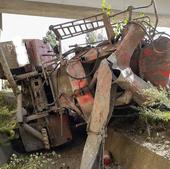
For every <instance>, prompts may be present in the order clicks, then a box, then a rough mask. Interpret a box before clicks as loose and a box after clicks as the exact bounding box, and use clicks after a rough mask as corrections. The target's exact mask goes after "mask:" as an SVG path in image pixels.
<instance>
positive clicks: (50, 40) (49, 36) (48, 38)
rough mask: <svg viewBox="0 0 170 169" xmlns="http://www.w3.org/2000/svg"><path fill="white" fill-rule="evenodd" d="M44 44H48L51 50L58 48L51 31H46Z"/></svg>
mask: <svg viewBox="0 0 170 169" xmlns="http://www.w3.org/2000/svg"><path fill="white" fill-rule="evenodd" d="M43 40H44V42H48V43H49V44H50V45H51V47H52V48H55V47H56V46H58V42H57V40H56V36H55V34H54V33H53V32H52V31H48V32H47V33H46V37H44V38H43Z"/></svg>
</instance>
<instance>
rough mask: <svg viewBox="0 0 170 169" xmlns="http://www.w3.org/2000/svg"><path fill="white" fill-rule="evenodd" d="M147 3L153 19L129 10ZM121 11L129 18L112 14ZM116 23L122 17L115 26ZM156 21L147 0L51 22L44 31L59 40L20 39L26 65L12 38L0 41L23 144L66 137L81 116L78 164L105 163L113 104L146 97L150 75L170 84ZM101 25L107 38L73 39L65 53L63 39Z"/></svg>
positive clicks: (165, 45) (94, 167)
mask: <svg viewBox="0 0 170 169" xmlns="http://www.w3.org/2000/svg"><path fill="white" fill-rule="evenodd" d="M148 7H150V8H151V7H153V9H154V12H155V23H154V26H152V25H151V24H150V18H149V17H148V16H147V15H144V16H142V17H137V18H134V16H133V12H134V11H137V10H139V9H143V8H148ZM125 14H126V15H127V18H128V22H127V23H124V22H123V21H120V22H118V23H117V22H116V23H115V22H113V21H114V18H115V17H117V16H120V15H125ZM117 24H122V25H123V26H122V30H121V32H119V33H118V34H116V32H115V29H116V26H117ZM157 24H158V14H157V10H156V6H155V2H154V0H152V1H151V3H150V4H149V5H147V6H143V7H136V8H135V7H133V6H130V7H128V8H127V9H126V10H125V11H122V12H119V13H117V14H114V15H110V16H107V15H106V14H105V13H101V14H97V15H95V16H91V17H88V18H84V19H80V20H76V21H75V20H74V21H71V22H67V23H64V24H58V25H51V26H50V27H49V29H50V31H51V33H50V34H48V36H50V35H51V34H52V32H53V33H54V34H55V38H56V41H57V42H56V43H53V44H52V45H51V46H50V43H49V42H48V39H47V41H45V42H44V41H43V40H38V39H30V40H29V39H27V40H24V43H25V46H26V49H27V53H28V58H29V64H27V65H23V66H19V65H18V64H17V59H16V52H15V50H14V47H13V44H12V43H11V42H10V44H9V42H6V43H1V44H0V63H1V67H0V68H2V69H0V70H1V71H0V77H1V78H4V79H6V80H8V82H9V83H10V85H11V87H12V90H13V92H14V94H15V95H16V97H17V114H16V115H17V123H18V128H17V129H16V133H18V136H19V137H18V138H16V139H21V140H22V142H23V145H24V148H25V150H26V151H27V152H30V151H35V150H39V149H43V148H44V149H50V148H52V147H56V146H59V145H62V144H64V143H67V142H70V141H71V140H72V139H73V136H72V128H73V127H75V126H76V127H80V126H82V125H84V124H86V125H87V135H88V136H87V140H86V143H85V147H84V151H83V155H82V161H81V166H80V168H81V169H87V168H88V169H100V168H102V167H103V165H104V163H103V160H102V159H103V153H104V142H105V137H106V136H107V125H108V123H109V120H110V118H111V116H112V113H113V111H114V107H117V106H124V105H131V104H134V103H135V104H138V105H142V104H143V103H144V102H145V101H146V100H147V99H148V96H147V95H146V94H145V93H144V89H146V88H150V87H151V86H150V83H147V82H148V81H150V82H151V83H152V84H153V85H155V86H157V87H159V86H162V87H165V88H169V74H170V65H169V63H170V62H169V61H170V52H169V47H170V40H169V36H168V35H167V34H162V33H161V34H160V33H158V32H157V31H156V28H157ZM98 29H105V30H106V35H107V40H104V41H102V42H97V43H96V44H93V45H86V46H80V45H77V44H76V45H73V46H74V47H73V46H72V47H73V48H72V49H70V50H69V51H67V52H65V53H62V51H61V45H62V44H61V42H62V40H64V39H68V38H72V37H75V36H79V35H82V34H86V33H89V32H93V31H96V30H98ZM159 35H161V36H159ZM49 39H50V38H49ZM52 39H53V40H54V38H52ZM54 44H55V45H56V46H54ZM4 45H6V46H8V47H6V48H4V47H3V46H4ZM70 54H71V55H72V57H70ZM9 56H10V57H9ZM11 58H12V59H11ZM12 60H13V61H12Z"/></svg>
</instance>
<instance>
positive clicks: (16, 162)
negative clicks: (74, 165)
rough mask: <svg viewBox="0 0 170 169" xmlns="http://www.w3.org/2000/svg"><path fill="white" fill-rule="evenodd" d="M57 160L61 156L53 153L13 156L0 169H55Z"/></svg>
mask: <svg viewBox="0 0 170 169" xmlns="http://www.w3.org/2000/svg"><path fill="white" fill-rule="evenodd" d="M59 158H61V155H60V154H56V153H55V152H54V151H53V152H51V153H35V154H30V155H20V156H17V155H16V154H13V155H12V156H11V158H10V161H9V163H8V164H4V165H3V166H2V167H0V169H44V168H46V169H55V168H57V159H59ZM63 167H64V164H63Z"/></svg>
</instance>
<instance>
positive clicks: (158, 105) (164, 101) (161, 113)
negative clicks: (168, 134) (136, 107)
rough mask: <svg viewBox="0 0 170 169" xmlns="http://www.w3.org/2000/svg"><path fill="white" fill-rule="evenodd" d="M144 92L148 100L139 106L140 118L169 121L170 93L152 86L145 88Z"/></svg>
mask: <svg viewBox="0 0 170 169" xmlns="http://www.w3.org/2000/svg"><path fill="white" fill-rule="evenodd" d="M144 93H145V94H146V95H147V96H148V100H147V101H146V102H145V103H144V104H143V105H142V107H141V108H140V115H141V118H144V119H147V120H148V121H162V122H165V123H167V122H169V121H170V93H169V91H167V90H166V89H163V88H160V89H159V90H158V89H157V88H156V87H154V86H152V87H151V88H149V89H145V90H144Z"/></svg>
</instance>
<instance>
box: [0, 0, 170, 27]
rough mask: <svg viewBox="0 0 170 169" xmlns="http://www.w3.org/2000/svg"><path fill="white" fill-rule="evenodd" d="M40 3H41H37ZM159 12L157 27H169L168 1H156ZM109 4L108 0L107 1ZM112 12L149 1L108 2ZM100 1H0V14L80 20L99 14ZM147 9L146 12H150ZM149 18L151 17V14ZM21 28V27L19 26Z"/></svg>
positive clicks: (148, 0)
mask: <svg viewBox="0 0 170 169" xmlns="http://www.w3.org/2000/svg"><path fill="white" fill-rule="evenodd" d="M37 1H42V2H37ZM156 1H157V4H158V5H157V6H158V12H159V25H160V26H167V27H168V26H169V27H170V19H169V16H170V10H169V6H170V1H169V0H156ZM108 2H109V0H108ZM110 2H111V5H112V8H113V9H114V10H113V12H114V13H115V12H117V10H121V9H125V8H126V7H127V6H128V5H133V6H138V5H144V4H147V3H148V2H150V0H138V1H136V0H119V1H116V0H110ZM100 7H101V0H95V1H92V0H86V1H82V0H81V1H78V0H31V1H28V0H25V1H24V0H12V1H11V0H5V1H4V0H0V12H4V13H15V14H26V15H37V16H51V17H59V18H71V19H73V18H76V19H77V18H82V17H87V16H91V15H94V14H96V13H100V12H101V9H100ZM151 11H153V10H152V9H149V10H148V11H146V12H149V13H150V12H151ZM151 17H153V15H152V14H151ZM21 26H22V25H21Z"/></svg>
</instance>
